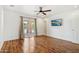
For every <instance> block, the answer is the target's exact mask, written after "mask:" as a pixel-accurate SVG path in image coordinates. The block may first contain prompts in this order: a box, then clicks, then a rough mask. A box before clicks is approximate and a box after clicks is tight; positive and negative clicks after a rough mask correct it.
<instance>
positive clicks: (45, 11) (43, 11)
mask: <svg viewBox="0 0 79 59" xmlns="http://www.w3.org/2000/svg"><path fill="white" fill-rule="evenodd" d="M49 11H51V10H44V11H43V12H49Z"/></svg>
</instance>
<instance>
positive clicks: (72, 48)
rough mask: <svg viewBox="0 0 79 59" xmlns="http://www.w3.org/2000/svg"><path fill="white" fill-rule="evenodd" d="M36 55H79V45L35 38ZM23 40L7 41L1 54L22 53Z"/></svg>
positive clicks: (40, 37) (42, 37) (53, 39)
mask: <svg viewBox="0 0 79 59" xmlns="http://www.w3.org/2000/svg"><path fill="white" fill-rule="evenodd" d="M34 40H35V46H34V51H32V52H34V53H79V44H75V43H72V42H69V41H65V40H60V39H56V38H52V37H48V36H37V37H34ZM23 42H24V40H23V39H21V40H20V39H18V40H11V41H5V42H4V44H3V47H2V48H1V52H3V53H4V52H7V53H8V52H10V53H18V52H19V53H22V52H23Z"/></svg>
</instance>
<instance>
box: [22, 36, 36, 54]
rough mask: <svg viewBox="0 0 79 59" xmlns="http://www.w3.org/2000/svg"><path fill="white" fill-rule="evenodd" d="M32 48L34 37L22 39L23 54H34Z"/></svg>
mask: <svg viewBox="0 0 79 59" xmlns="http://www.w3.org/2000/svg"><path fill="white" fill-rule="evenodd" d="M34 47H35V40H34V37H30V38H24V46H23V51H24V53H28V52H34Z"/></svg>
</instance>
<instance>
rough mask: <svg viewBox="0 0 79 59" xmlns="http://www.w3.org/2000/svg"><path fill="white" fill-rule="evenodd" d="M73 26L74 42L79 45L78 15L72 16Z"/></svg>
mask: <svg viewBox="0 0 79 59" xmlns="http://www.w3.org/2000/svg"><path fill="white" fill-rule="evenodd" d="M71 23H72V24H71V25H72V28H71V29H72V34H73V41H74V42H76V43H79V15H78V14H77V13H76V14H74V15H72V20H71Z"/></svg>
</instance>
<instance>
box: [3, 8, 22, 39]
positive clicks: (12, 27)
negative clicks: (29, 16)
mask: <svg viewBox="0 0 79 59" xmlns="http://www.w3.org/2000/svg"><path fill="white" fill-rule="evenodd" d="M22 15H23V14H21V13H18V12H14V11H12V10H8V9H5V8H4V15H3V16H4V39H3V40H12V39H18V37H19V26H20V16H22Z"/></svg>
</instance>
